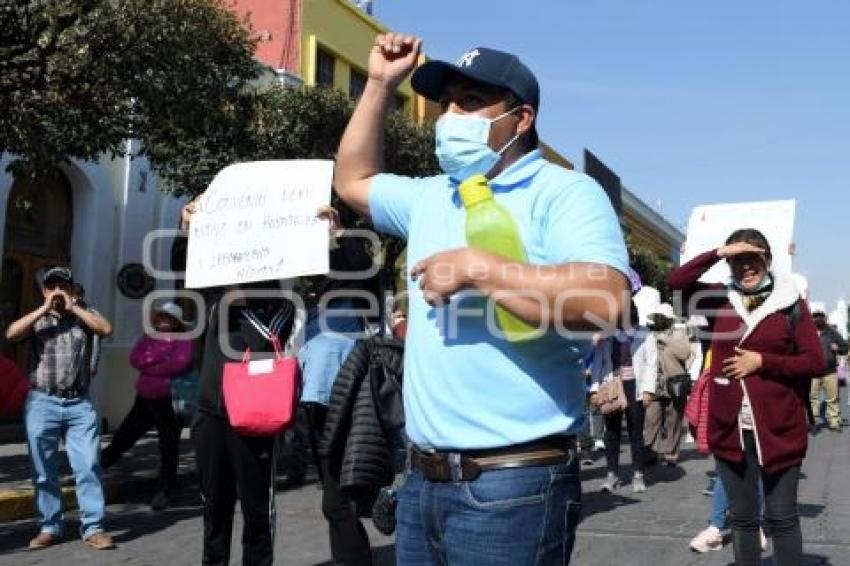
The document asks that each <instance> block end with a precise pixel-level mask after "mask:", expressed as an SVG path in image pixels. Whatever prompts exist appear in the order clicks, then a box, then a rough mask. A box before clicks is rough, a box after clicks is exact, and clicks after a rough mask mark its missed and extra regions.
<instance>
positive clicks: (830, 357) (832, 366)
mask: <svg viewBox="0 0 850 566" xmlns="http://www.w3.org/2000/svg"><path fill="white" fill-rule="evenodd" d="M818 334H819V335H820V344H821V346H823V357H824V358H826V373H827V374H830V373H833V372H835V370H836V368H837V367H838V360H837V359H836V355H839V356H844V355H846V354H847V341H846V340H844V338H842V337H841V334H839V333H838V331H836V330H835V329H834V328H832V327H831V326H827V327H826V328H824V329H823V330H818ZM833 344H835V345H836V346H838V352H833V351H832V345H833Z"/></svg>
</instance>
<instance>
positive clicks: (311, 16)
mask: <svg viewBox="0 0 850 566" xmlns="http://www.w3.org/2000/svg"><path fill="white" fill-rule="evenodd" d="M301 10H302V11H301V38H302V39H301V41H302V45H301V74H302V78H303V79H304V84H306V85H308V86H315V84H316V54H317V50H318V49H319V47H321V48H322V49H324V50H325V51H327V52H328V53H330V54H332V55H333V56H334V57H335V59H336V62H335V64H334V86H335V87H336V88H338V89H340V90H342V91H343V92H348V81H349V77H350V74H351V69H352V68H353V69H355V70H357V71H359V72H361V73H363V74H366V69H367V67H368V63H369V51H370V50H371V48H372V44H373V43H374V41H375V36H376V35H378V34H379V33H386V32H388V31H389V29H388V28H386V27H385V26H384V25H383V24H381V23H380V22H379V21H378V20H376V19H375V18H373V17H371V16H369V15H368V14H366V13H365V12H364V11H362V10H360V9H359V8H357V6H355V5H354V4H353V3H352V2H350V1H348V0H302V5H301ZM398 91H399V94H401V95H402V96H403V97H404V98H405V103H404V108H405V110H407V111H408V112H410V114H411V116H412V117H413V118H415V119H416V118H418V116H417V115H418V114H419V112H418V110H419V108H420V106H421V105H422V104H424V103H420V102H418V101H416V100H415V99H416V98H421V97H418V96H416V95H415V94H414V92H413V89H412V88H411V86H410V80H409V79H406V80H405V81H404V82H403V83H402V84H401V86H399V89H398Z"/></svg>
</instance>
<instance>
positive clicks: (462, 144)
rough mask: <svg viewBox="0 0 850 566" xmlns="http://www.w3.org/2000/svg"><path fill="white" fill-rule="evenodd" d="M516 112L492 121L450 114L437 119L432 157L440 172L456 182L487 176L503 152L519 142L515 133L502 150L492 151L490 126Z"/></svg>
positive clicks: (510, 112) (514, 110)
mask: <svg viewBox="0 0 850 566" xmlns="http://www.w3.org/2000/svg"><path fill="white" fill-rule="evenodd" d="M518 108H520V107H519V106H517V107H516V108H512V109H511V110H508V111H507V112H505V113H503V114H500V115H499V116H496V117H495V118H484V117H483V116H475V115H469V114H453V113H446V114H443V115H442V116H440V118H439V119H438V120H437V124H436V126H435V129H436V142H437V143H436V148H435V153H436V155H437V160H438V161H439V162H440V168H441V169H442V170H443V171H444V172H445V173H446V174H447V175H449V177H451V178H452V179H454V180H456V181H463V180H465V179H467V178H468V177H470V176H472V175H477V174H481V175H486V174H487V173H488V172H490V170H491V169H493V167H495V166H496V164H497V163H498V162H499V160H500V159H501V158H502V154H503V153H504V152H505V150H507V149H508V148H509V147H510V146H511V144H513V143H514V142H515V141H516V140H517V139H518V138H519V133H517V134H516V135H515V136H514V137H512V138H511V139H510V141H508V143H506V144H505V145H504V146H503V147H502V149H500V150H499V151H494V150H493V149H492V148H491V147H490V146H489V145H488V143H487V142H488V141H489V140H490V125H491V124H492V123H493V122H498V121H499V120H501V119H502V118H504V117H505V116H508V115H510V114H513V113H514V112H516V110H517V109H518Z"/></svg>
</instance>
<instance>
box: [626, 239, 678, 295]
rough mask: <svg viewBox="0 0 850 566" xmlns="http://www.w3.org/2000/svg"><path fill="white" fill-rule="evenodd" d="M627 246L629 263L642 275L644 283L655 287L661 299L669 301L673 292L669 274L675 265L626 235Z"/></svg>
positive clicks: (641, 278)
mask: <svg viewBox="0 0 850 566" xmlns="http://www.w3.org/2000/svg"><path fill="white" fill-rule="evenodd" d="M626 246H627V248H628V250H629V265H630V266H631V267H632V269H634V270H635V271H636V272H637V274H638V275H640V280H641V281H642V282H643V284H644V285H647V286H650V287H655V288H656V289H658V292H659V293H660V294H661V300H662V301H669V300H670V299H671V298H672V294H671V291H670V286H669V285H667V275H669V273H670V270H671V269H672V267H673V265H672V263H671V262H670V261H669V260H667V259H664V258H661V257H659V256H658V255H657V254H656V253H655V252H654V251H652V250H650V249H649V248H644V247H641V246H637V245H635V244H634V242H633V241H632V239H631V238H630V237H626Z"/></svg>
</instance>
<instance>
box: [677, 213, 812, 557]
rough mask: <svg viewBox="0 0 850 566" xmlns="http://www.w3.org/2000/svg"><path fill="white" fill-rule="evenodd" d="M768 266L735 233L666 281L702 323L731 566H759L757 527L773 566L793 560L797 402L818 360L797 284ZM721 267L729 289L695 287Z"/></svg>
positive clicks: (753, 242)
mask: <svg viewBox="0 0 850 566" xmlns="http://www.w3.org/2000/svg"><path fill="white" fill-rule="evenodd" d="M771 258H772V255H771V251H770V244H769V242H768V241H767V238H766V237H765V236H764V234H763V233H761V232H760V231H759V230H756V229H752V228H743V229H739V230H735V231H734V232H733V233H732V234H731V235H730V236H729V237H728V238H727V239H726V243H725V245H723V246H721V247H719V248H717V249H714V250H710V251H707V252H705V253H703V254H700V255H698V256H696V257H695V258H693V259H692V260H691V261H689V262H687V263H686V264H684V265H682V266H681V267H679V268H677V269H675V270H673V271H672V272H671V273H670V275H669V276H668V278H667V282H668V283H669V285H670V287H671V289H673V290H674V291H676V292H677V293H680V294H681V296H680V297H679V298H680V299H681V301H682V303H681V304H683V305H687V310H688V311H689V314H703V315H705V316H706V317H707V318H708V322H709V328H710V333H709V336H710V338H711V347H710V350H709V351H710V354H711V361H710V363H709V364H708V366H707V368H706V372H705V374H706V376H707V377H708V431H707V437H708V448H709V450H711V452H712V453H713V454H714V456H715V459H716V461H717V465H718V468H719V472H720V478H721V480H722V482H723V487H724V488H725V490H726V494H727V496H728V498H729V511H730V516H731V524H732V544H733V546H734V550H735V562H736V564H739V565H750V564H761V553H762V548H761V544H760V541H759V527H760V526H761V525H762V521H764V523H765V524H766V528H765V531H766V532H767V533H768V534H769V535H770V537H771V538H772V540H773V557H774V561H775V562H776V564H778V565H779V566H786V565H787V566H792V565H793V566H797V565H798V564H800V563H801V561H802V556H803V537H802V533H801V531H800V519H799V514H798V510H797V492H798V484H799V480H800V467H801V465H802V463H803V459H804V458H805V455H806V449H807V447H808V436H809V435H808V426H807V423H806V415H805V411H804V404H805V402H804V399H805V396H806V393H807V392H808V390H809V386H810V381H809V380H810V379H811V377H812V376H813V375H819V374H822V373H823V372H824V370H825V368H826V361H825V360H824V356H823V350H822V348H821V344H820V341H819V339H818V333H817V328H816V327H815V325H814V322H813V321H812V317H811V315H810V314H809V308H808V306H807V304H806V301H805V300H804V299H803V298H802V297H801V295H800V290H799V289H798V287H797V284H796V283H795V282H794V280H793V278H792V277H791V276H789V275H783V274H779V273H775V272H773V271H772V270H771ZM721 260H725V261H726V263H727V264H728V266H729V269H730V272H731V279H730V281H729V283H728V284H723V283H703V282H701V281H700V278H702V276H703V275H704V274H705V273H706V272H708V271H709V270H710V269H711V268H712V267H713V266H714V265H716V264H717V263H718V262H720V261H721ZM759 480H761V481H759ZM759 483H761V485H762V486H763V488H764V517H763V518H762V517H761V516H760V509H759V489H760V488H759Z"/></svg>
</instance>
